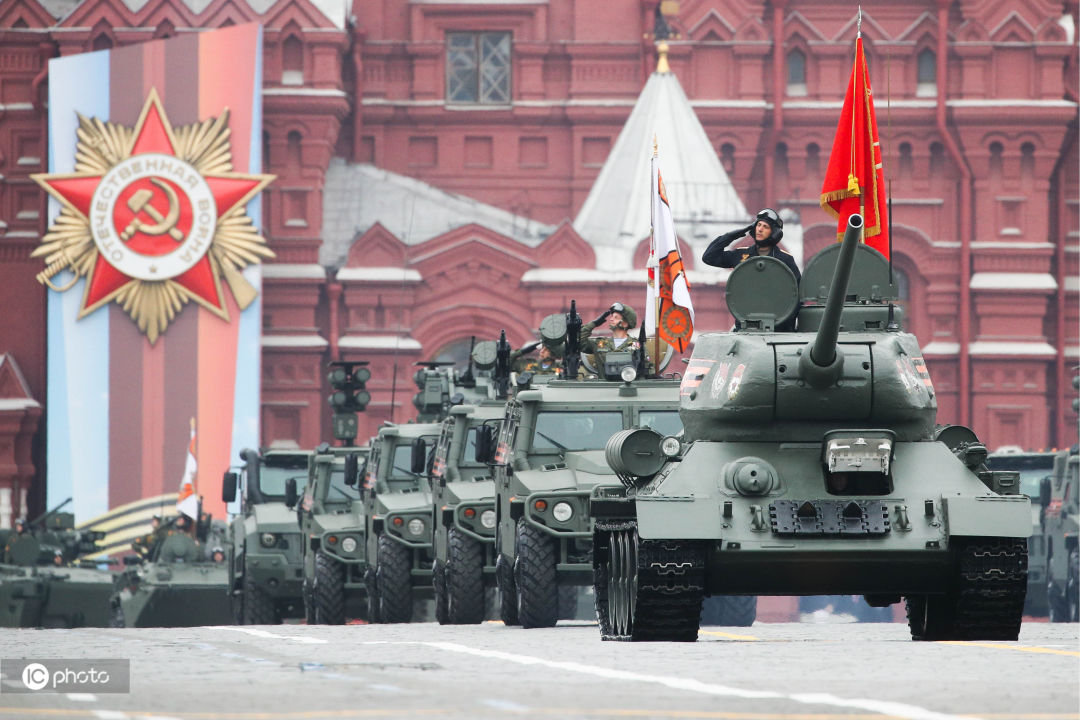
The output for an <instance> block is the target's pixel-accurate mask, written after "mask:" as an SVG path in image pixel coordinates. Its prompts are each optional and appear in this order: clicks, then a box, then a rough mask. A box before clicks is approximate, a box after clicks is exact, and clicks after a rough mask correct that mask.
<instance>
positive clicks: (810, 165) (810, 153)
mask: <svg viewBox="0 0 1080 720" xmlns="http://www.w3.org/2000/svg"><path fill="white" fill-rule="evenodd" d="M806 174H807V175H808V176H810V177H820V176H821V146H820V145H818V144H817V143H810V144H809V145H807V146H806Z"/></svg>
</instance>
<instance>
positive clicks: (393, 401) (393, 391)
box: [390, 195, 416, 421]
mask: <svg viewBox="0 0 1080 720" xmlns="http://www.w3.org/2000/svg"><path fill="white" fill-rule="evenodd" d="M410 200H411V201H412V202H411V203H410V204H409V224H408V225H407V226H406V229H405V245H406V246H408V244H409V241H410V240H412V230H413V218H415V217H416V196H415V195H411V196H410ZM408 264H409V260H408V256H406V257H405V259H404V260H403V261H402V264H401V297H405V271H406V270H408ZM403 314H404V313H402V312H400V311H399V312H398V319H397V332H395V333H394V370H393V372H392V373H391V374H390V420H391V421H393V419H394V410H395V409H396V408H397V361H398V352H399V351H400V350H401V317H402V315H403Z"/></svg>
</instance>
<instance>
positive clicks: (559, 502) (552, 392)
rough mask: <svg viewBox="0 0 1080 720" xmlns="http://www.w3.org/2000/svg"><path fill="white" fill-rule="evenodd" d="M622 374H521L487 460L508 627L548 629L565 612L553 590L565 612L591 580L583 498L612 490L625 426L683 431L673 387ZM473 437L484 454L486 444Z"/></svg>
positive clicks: (668, 382)
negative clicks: (614, 452)
mask: <svg viewBox="0 0 1080 720" xmlns="http://www.w3.org/2000/svg"><path fill="white" fill-rule="evenodd" d="M568 354H569V353H568ZM623 372H625V373H626V374H625V375H624V377H625V378H626V380H625V381H623V382H609V381H581V380H552V381H550V382H548V383H547V384H545V385H540V386H537V387H535V388H528V387H527V385H528V379H527V378H522V377H519V378H518V383H519V389H518V390H517V392H516V394H515V397H514V398H513V399H512V400H511V401H509V402H508V403H507V405H506V408H505V411H504V414H503V420H502V422H501V425H500V427H499V430H498V436H497V443H494V444H496V445H497V447H495V448H493V449H494V453H493V455H489V457H488V459H489V460H490V461H491V462H492V463H493V466H492V474H493V477H494V480H495V492H496V497H497V499H496V519H497V524H498V531H497V535H496V549H495V551H496V579H497V582H498V586H499V598H500V615H501V617H502V620H503V622H505V623H506V624H508V625H509V624H520V625H522V626H523V627H527V628H531V627H550V626H552V625H554V624H555V623H556V622H557V621H558V620H559V619H560V616H567V615H570V614H571V612H572V609H571V608H568V607H563V608H560V594H561V595H562V596H563V603H562V604H563V605H564V606H565V605H566V604H567V599H569V598H570V597H572V596H576V593H577V591H576V588H577V587H581V586H585V587H587V586H589V585H591V584H592V573H593V570H592V542H593V528H592V521H591V520H590V518H589V515H588V499H589V495H590V493H591V492H592V490H593V488H595V487H596V486H598V485H607V486H610V485H612V484H613V483H614V484H615V485H618V479H617V478H616V477H615V476H614V474H613V472H612V471H611V469H610V468H609V467H608V465H607V463H606V462H605V461H604V450H603V448H604V446H605V444H606V443H607V441H608V438H610V437H611V436H612V435H614V434H615V433H617V432H619V431H621V430H624V429H626V428H641V427H651V428H655V429H656V430H657V431H658V432H659V433H660V434H661V435H665V436H666V435H674V434H676V433H678V432H679V431H680V430H681V428H682V426H681V424H680V422H679V415H678V412H677V410H678V383H677V382H676V381H674V380H644V379H642V380H638V379H636V374H635V373H634V370H633V368H632V367H626V368H624V370H623ZM523 380H524V382H523ZM478 440H479V442H480V443H481V445H482V446H485V447H482V448H481V449H482V450H487V449H488V448H487V447H486V446H489V445H492V444H493V443H492V442H491V439H490V438H485V437H484V436H483V435H481V436H480V437H479V438H478ZM570 588H575V589H574V590H570V591H569V592H568V591H567V589H570ZM560 589H563V590H562V592H561V593H560ZM571 604H572V603H571ZM698 610H699V611H700V606H699V608H698Z"/></svg>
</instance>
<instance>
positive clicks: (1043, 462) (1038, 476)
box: [986, 448, 1056, 615]
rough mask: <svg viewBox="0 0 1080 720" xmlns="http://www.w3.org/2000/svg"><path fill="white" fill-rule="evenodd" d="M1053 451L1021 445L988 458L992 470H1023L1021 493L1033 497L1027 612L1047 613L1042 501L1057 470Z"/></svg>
mask: <svg viewBox="0 0 1080 720" xmlns="http://www.w3.org/2000/svg"><path fill="white" fill-rule="evenodd" d="M1055 455H1056V453H1053V452H1022V451H1021V450H1020V449H1019V448H1012V449H1010V448H999V449H998V450H997V451H995V452H994V453H991V455H990V456H989V457H988V458H987V459H986V466H987V467H988V468H990V469H991V470H1013V471H1016V472H1018V473H1020V492H1022V493H1024V494H1025V495H1027V496H1028V498H1029V499H1030V500H1031V503H1032V504H1031V536H1030V537H1028V576H1027V579H1028V587H1027V596H1026V598H1025V600H1024V614H1025V615H1046V614H1047V613H1048V612H1049V608H1048V607H1047V604H1046V583H1047V579H1046V546H1045V544H1044V542H1043V524H1044V520H1045V519H1044V518H1043V513H1044V512H1045V508H1044V507H1043V506H1042V505H1040V504H1039V498H1040V493H1041V492H1042V490H1041V488H1042V487H1043V485H1044V483H1043V480H1046V479H1048V478H1050V476H1051V475H1053V473H1054V456H1055Z"/></svg>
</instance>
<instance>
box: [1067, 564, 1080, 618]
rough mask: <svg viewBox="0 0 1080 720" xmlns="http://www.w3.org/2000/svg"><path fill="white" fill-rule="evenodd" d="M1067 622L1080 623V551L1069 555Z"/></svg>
mask: <svg viewBox="0 0 1080 720" xmlns="http://www.w3.org/2000/svg"><path fill="white" fill-rule="evenodd" d="M1065 608H1066V612H1065V617H1066V622H1078V621H1080V551H1077V550H1073V551H1072V552H1070V553H1069V579H1068V580H1067V581H1066V582H1065Z"/></svg>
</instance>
